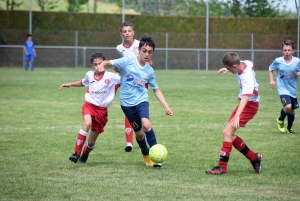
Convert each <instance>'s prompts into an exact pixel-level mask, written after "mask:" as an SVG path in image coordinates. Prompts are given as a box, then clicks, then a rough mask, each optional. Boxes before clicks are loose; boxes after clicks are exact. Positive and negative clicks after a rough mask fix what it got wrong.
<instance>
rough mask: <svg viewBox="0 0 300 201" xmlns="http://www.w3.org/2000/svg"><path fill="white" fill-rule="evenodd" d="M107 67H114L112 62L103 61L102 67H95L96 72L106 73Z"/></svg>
mask: <svg viewBox="0 0 300 201" xmlns="http://www.w3.org/2000/svg"><path fill="white" fill-rule="evenodd" d="M106 66H112V62H111V61H110V60H105V61H102V62H101V64H100V65H98V66H96V67H95V70H96V71H97V72H99V73H101V72H103V71H105V67H106Z"/></svg>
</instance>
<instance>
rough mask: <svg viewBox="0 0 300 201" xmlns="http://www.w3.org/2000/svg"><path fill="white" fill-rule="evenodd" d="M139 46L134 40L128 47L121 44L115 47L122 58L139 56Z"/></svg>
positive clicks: (138, 42)
mask: <svg viewBox="0 0 300 201" xmlns="http://www.w3.org/2000/svg"><path fill="white" fill-rule="evenodd" d="M139 44H140V41H139V40H136V39H134V40H133V43H132V44H131V45H130V46H128V47H126V46H124V44H123V43H121V44H120V45H118V46H117V47H116V49H117V51H118V53H119V54H120V55H121V56H122V57H136V56H138V55H139Z"/></svg>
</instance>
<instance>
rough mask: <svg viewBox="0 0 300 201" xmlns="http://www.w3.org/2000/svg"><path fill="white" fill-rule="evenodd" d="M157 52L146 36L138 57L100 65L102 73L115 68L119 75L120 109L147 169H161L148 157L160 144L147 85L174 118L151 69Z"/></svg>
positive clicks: (141, 40)
mask: <svg viewBox="0 0 300 201" xmlns="http://www.w3.org/2000/svg"><path fill="white" fill-rule="evenodd" d="M154 49H155V41H154V40H153V39H152V37H150V36H147V35H144V36H142V38H141V39H140V43H139V47H138V51H139V54H138V56H136V57H133V58H132V57H122V58H120V59H114V60H110V61H103V62H102V63H101V64H100V65H99V71H105V68H104V67H105V66H114V68H116V71H118V72H119V73H120V75H121V86H120V103H121V108H122V110H123V112H124V114H125V115H126V117H127V118H128V120H129V122H130V124H131V126H132V128H133V130H134V132H135V136H136V141H137V143H138V145H139V147H140V148H141V152H142V154H143V158H144V164H145V165H146V166H153V167H161V163H154V162H153V161H151V159H150V157H149V147H152V146H153V145H155V144H157V142H156V136H155V133H154V131H153V129H152V127H151V124H150V118H149V102H148V89H147V88H146V86H145V84H146V83H148V85H149V86H150V88H151V89H152V90H153V92H154V95H155V96H156V98H157V99H158V100H159V102H160V103H161V105H162V106H163V108H164V110H165V113H166V115H169V116H172V115H173V111H172V110H171V109H170V107H169V105H168V103H167V101H166V100H165V98H164V95H163V93H162V92H161V90H160V89H159V88H158V86H157V83H156V79H155V75H154V70H153V68H152V67H151V66H150V65H149V61H151V57H152V55H153V51H154ZM145 136H146V138H147V141H146V139H145ZM147 143H148V145H149V147H148V146H147Z"/></svg>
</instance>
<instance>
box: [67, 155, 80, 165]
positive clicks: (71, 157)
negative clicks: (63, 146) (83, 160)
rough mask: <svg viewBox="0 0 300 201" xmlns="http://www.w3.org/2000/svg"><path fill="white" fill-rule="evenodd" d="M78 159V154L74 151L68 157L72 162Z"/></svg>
mask: <svg viewBox="0 0 300 201" xmlns="http://www.w3.org/2000/svg"><path fill="white" fill-rule="evenodd" d="M78 159H79V155H78V154H77V153H74V154H72V155H71V156H70V157H69V160H70V161H72V162H74V163H77V161H78Z"/></svg>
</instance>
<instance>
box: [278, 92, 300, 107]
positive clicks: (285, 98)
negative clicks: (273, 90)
mask: <svg viewBox="0 0 300 201" xmlns="http://www.w3.org/2000/svg"><path fill="white" fill-rule="evenodd" d="M279 97H280V100H281V103H282V105H283V107H285V106H286V105H288V104H292V109H297V108H298V107H299V105H298V100H297V98H293V97H291V96H288V95H280V96H279Z"/></svg>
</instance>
